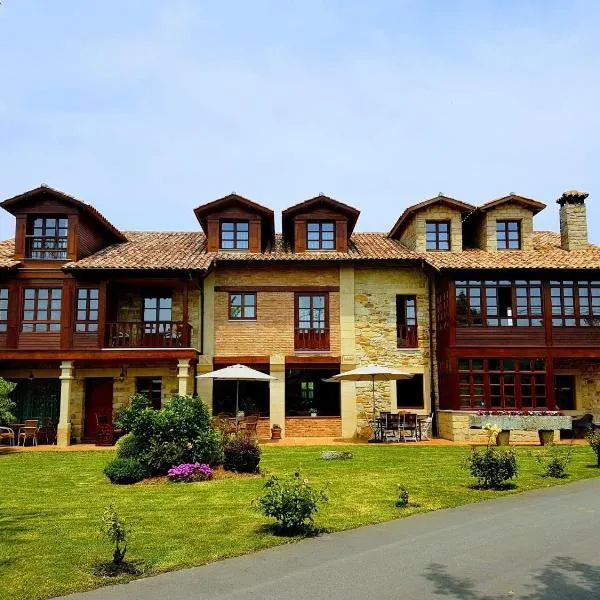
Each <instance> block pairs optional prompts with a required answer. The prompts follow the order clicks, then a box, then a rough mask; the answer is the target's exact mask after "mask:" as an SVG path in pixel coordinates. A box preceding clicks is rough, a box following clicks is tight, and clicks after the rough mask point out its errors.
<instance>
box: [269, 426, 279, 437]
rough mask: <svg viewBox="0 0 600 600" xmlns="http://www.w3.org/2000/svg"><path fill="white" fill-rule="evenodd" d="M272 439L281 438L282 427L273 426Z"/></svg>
mask: <svg viewBox="0 0 600 600" xmlns="http://www.w3.org/2000/svg"><path fill="white" fill-rule="evenodd" d="M271 439H272V440H280V439H281V427H271Z"/></svg>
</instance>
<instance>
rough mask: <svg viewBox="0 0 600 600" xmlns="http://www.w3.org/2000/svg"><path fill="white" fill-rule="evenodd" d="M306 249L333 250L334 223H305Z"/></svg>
mask: <svg viewBox="0 0 600 600" xmlns="http://www.w3.org/2000/svg"><path fill="white" fill-rule="evenodd" d="M306 249H307V250H335V223H334V222H333V221H309V222H308V223H307V224H306Z"/></svg>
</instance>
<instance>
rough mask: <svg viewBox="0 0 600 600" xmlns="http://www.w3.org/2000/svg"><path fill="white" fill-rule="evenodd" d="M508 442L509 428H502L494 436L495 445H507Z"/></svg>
mask: <svg viewBox="0 0 600 600" xmlns="http://www.w3.org/2000/svg"><path fill="white" fill-rule="evenodd" d="M509 442H510V430H509V429H503V430H502V431H501V432H500V433H499V434H498V435H497V436H496V446H508V445H509Z"/></svg>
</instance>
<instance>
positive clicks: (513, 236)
mask: <svg viewBox="0 0 600 600" xmlns="http://www.w3.org/2000/svg"><path fill="white" fill-rule="evenodd" d="M496 247H497V248H498V250H520V249H521V222H520V221H496Z"/></svg>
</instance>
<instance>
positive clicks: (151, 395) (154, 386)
mask: <svg viewBox="0 0 600 600" xmlns="http://www.w3.org/2000/svg"><path fill="white" fill-rule="evenodd" d="M135 391H136V393H137V394H144V396H146V398H148V402H150V405H151V406H152V408H154V409H156V410H160V409H161V408H162V377H136V378H135Z"/></svg>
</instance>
